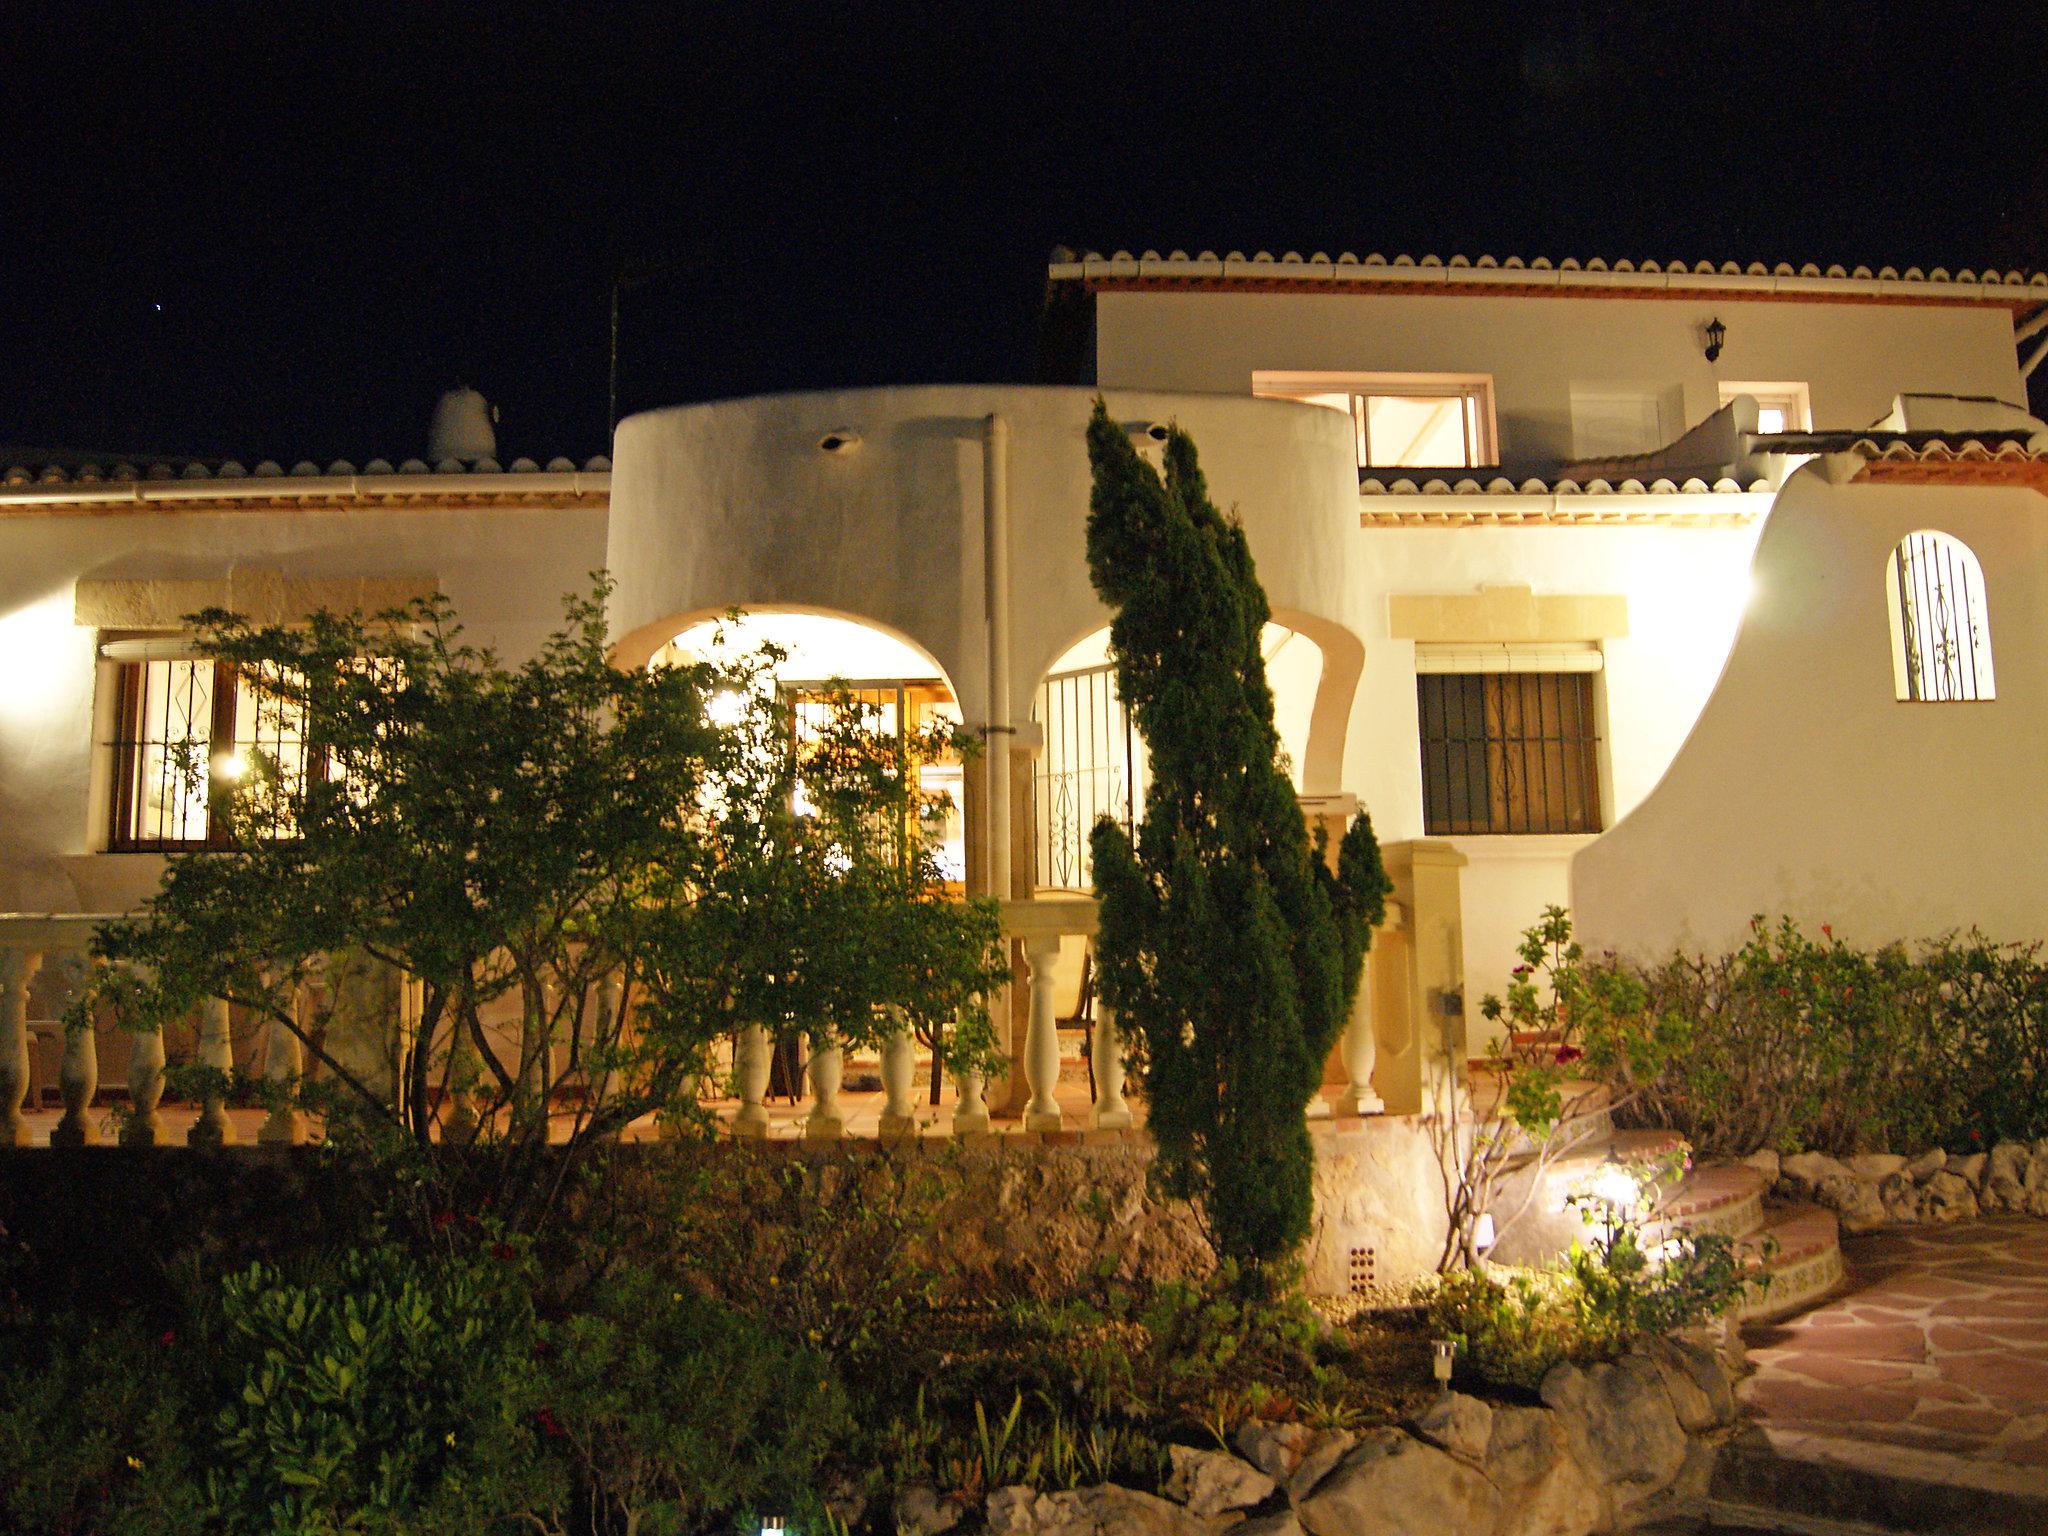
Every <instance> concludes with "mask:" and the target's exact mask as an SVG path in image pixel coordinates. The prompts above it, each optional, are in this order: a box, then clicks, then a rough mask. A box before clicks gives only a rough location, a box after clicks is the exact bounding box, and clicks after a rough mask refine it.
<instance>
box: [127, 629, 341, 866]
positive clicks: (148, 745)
mask: <svg viewBox="0 0 2048 1536" xmlns="http://www.w3.org/2000/svg"><path fill="white" fill-rule="evenodd" d="M117 644H118V642H117ZM139 648H141V649H144V650H146V649H147V648H148V645H147V642H145V643H144V644H143V646H141V647H139ZM108 649H109V650H113V649H114V647H112V646H110V647H108ZM116 687H117V690H118V691H117V696H116V697H117V702H116V714H115V729H114V743H113V748H114V794H113V824H112V827H111V828H110V833H109V837H108V844H107V845H108V847H109V848H110V849H112V850H114V851H116V852H133V851H138V850H168V849H179V848H205V847H210V846H218V845H220V844H221V843H223V842H224V841H225V832H224V829H223V828H220V827H217V826H216V825H215V824H214V818H213V815H212V810H211V806H210V805H209V800H210V799H211V794H210V791H211V788H212V786H214V785H216V784H224V783H227V782H231V781H233V780H235V779H237V778H240V777H241V776H242V775H243V774H245V773H247V772H249V771H250V769H251V767H252V766H253V765H254V763H255V761H256V759H257V756H258V755H259V754H260V755H261V756H262V757H263V758H265V759H267V760H268V761H269V762H270V763H272V764H274V765H275V766H276V769H277V771H278V773H279V775H280V776H281V777H282V779H283V780H284V782H285V784H286V785H287V786H293V785H297V784H301V783H303V781H304V777H305V768H306V748H305V733H304V731H303V729H302V727H301V725H300V722H299V720H298V719H297V718H296V716H295V715H294V713H293V712H292V711H290V710H288V709H287V708H285V707H284V706H282V705H280V704H279V703H278V702H277V701H276V700H274V699H266V698H265V697H263V696H262V694H261V693H260V691H259V690H258V689H257V688H256V687H255V686H254V685H253V684H252V682H251V680H250V679H248V678H245V677H241V676H239V675H237V673H236V672H235V669H234V668H232V667H230V666H228V665H226V664H225V663H223V662H215V661H207V660H203V659H199V658H191V657H180V658H175V659H157V658H152V659H145V660H136V661H122V662H120V663H119V670H118V673H117V682H116Z"/></svg>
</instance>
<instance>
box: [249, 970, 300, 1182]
mask: <svg viewBox="0 0 2048 1536" xmlns="http://www.w3.org/2000/svg"><path fill="white" fill-rule="evenodd" d="M301 1001H302V998H301V994H300V991H299V989H298V988H296V987H294V988H293V989H292V1000H291V1013H292V1019H293V1021H294V1022H297V1021H299V1020H301V1019H303V1018H304V1017H305V1010H304V1009H303V1008H302V1007H301V1006H300V1003H301ZM305 1061H306V1056H305V1047H304V1044H303V1042H302V1041H300V1039H299V1037H298V1035H297V1034H295V1033H294V1032H293V1031H291V1030H290V1029H287V1028H286V1027H285V1026H284V1024H283V1023H282V1022H280V1021H279V1020H277V1019H272V1020H271V1021H270V1030H269V1034H268V1036H267V1037H266V1038H265V1040H264V1042H263V1076H264V1079H265V1081H266V1082H268V1083H269V1085H270V1091H271V1092H272V1093H274V1094H276V1095H277V1099H276V1101H275V1102H274V1103H273V1104H272V1105H271V1107H270V1114H269V1117H268V1118H266V1119H265V1120H264V1122H263V1129H261V1130H260V1131H258V1132H257V1133H256V1139H257V1140H258V1141H264V1142H272V1143H276V1144H279V1145H283V1146H287V1147H296V1146H297V1145H299V1143H301V1142H302V1141H304V1140H305V1139H306V1117H305V1115H304V1114H303V1113H301V1112H300V1110H299V1105H298V1097H299V1078H300V1076H301V1075H302V1074H303V1073H304V1071H305Z"/></svg>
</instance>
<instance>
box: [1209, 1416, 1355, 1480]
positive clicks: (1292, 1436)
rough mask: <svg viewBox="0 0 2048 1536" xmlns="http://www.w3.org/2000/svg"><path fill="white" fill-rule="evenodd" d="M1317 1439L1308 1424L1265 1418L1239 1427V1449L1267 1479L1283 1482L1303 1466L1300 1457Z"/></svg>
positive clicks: (1250, 1421)
mask: <svg viewBox="0 0 2048 1536" xmlns="http://www.w3.org/2000/svg"><path fill="white" fill-rule="evenodd" d="M1315 1437H1316V1432H1315V1431H1314V1430H1312V1429H1310V1428H1309V1427H1308V1426H1307V1425H1306V1424H1268V1423H1267V1422H1266V1421H1265V1420H1264V1419H1246V1420H1245V1421H1244V1423H1242V1424H1241V1425H1239V1426H1238V1430H1237V1449H1238V1452H1239V1454H1240V1455H1242V1456H1243V1457H1244V1459H1245V1460H1246V1461H1249V1462H1250V1463H1251V1464H1252V1465H1253V1466H1255V1467H1257V1468H1258V1469H1259V1470H1260V1471H1261V1472H1263V1473H1265V1474H1266V1476H1268V1477H1270V1478H1272V1479H1273V1480H1274V1481H1276V1482H1283V1483H1284V1482H1286V1481H1287V1479H1288V1478H1290V1477H1292V1476H1293V1475H1294V1469H1295V1468H1296V1467H1298V1466H1300V1465H1301V1458H1302V1457H1303V1456H1304V1455H1305V1454H1307V1452H1308V1448H1309V1445H1310V1444H1311V1443H1312V1442H1313V1441H1314V1440H1315ZM1346 1449H1347V1450H1348V1449H1349V1447H1348V1446H1347V1447H1346Z"/></svg>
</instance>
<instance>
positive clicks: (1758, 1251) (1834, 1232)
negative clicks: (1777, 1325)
mask: <svg viewBox="0 0 2048 1536" xmlns="http://www.w3.org/2000/svg"><path fill="white" fill-rule="evenodd" d="M1772 1244H1775V1245H1776V1246H1775V1248H1774V1249H1773V1248H1772V1247H1771V1246H1770V1245H1772ZM1736 1251H1737V1252H1739V1253H1741V1254H1742V1255H1744V1256H1745V1257H1746V1258H1748V1259H1750V1260H1751V1261H1753V1262H1754V1263H1756V1264H1758V1265H1759V1266H1760V1267H1761V1268H1762V1269H1763V1271H1764V1273H1765V1275H1766V1276H1767V1278H1768V1284H1767V1285H1766V1286H1765V1288H1764V1289H1763V1290H1761V1291H1751V1292H1750V1293H1749V1294H1747V1295H1746V1296H1744V1297H1743V1299H1742V1301H1741V1303H1740V1304H1739V1305H1738V1306H1737V1307H1736V1309H1735V1312H1734V1314H1733V1315H1734V1317H1735V1318H1736V1320H1737V1321H1739V1322H1751V1321H1755V1320H1758V1319H1764V1318H1779V1317H1786V1316H1789V1315H1790V1314H1791V1313H1794V1312H1801V1311H1804V1310H1805V1309H1806V1308H1808V1307H1810V1306H1812V1305H1813V1304H1814V1303H1815V1302H1817V1301H1819V1300H1820V1299H1821V1298H1822V1297H1823V1296H1826V1295H1827V1294H1828V1293H1829V1292H1831V1291H1832V1290H1834V1288H1835V1287H1836V1286H1838V1285H1840V1284H1841V1283H1842V1247H1841V1242H1840V1228H1839V1227H1838V1226H1837V1224H1836V1221H1835V1213H1834V1212H1833V1211H1828V1210H1823V1209H1822V1208H1821V1207H1819V1206H1817V1205H1804V1204H1793V1205H1778V1206H1770V1207H1766V1209H1765V1212H1764V1223H1763V1225H1762V1226H1761V1227H1759V1228H1757V1230H1756V1231H1754V1232H1751V1233H1749V1234H1748V1235H1746V1236H1745V1237H1743V1239H1742V1240H1741V1241H1740V1242H1738V1243H1737V1244H1736Z"/></svg>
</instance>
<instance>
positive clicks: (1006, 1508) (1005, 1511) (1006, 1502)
mask: <svg viewBox="0 0 2048 1536" xmlns="http://www.w3.org/2000/svg"><path fill="white" fill-rule="evenodd" d="M988 1529H989V1536H1210V1525H1209V1522H1208V1521H1205V1520H1200V1519H1197V1518H1196V1517H1195V1516H1194V1515H1191V1514H1189V1513H1188V1512H1187V1511H1186V1510H1184V1509H1182V1508H1181V1507H1180V1506H1179V1505H1178V1504H1175V1503H1172V1502H1171V1501H1169V1500H1167V1499H1161V1498H1155V1497H1153V1496H1152V1495H1151V1494H1149V1493H1140V1492H1138V1491H1137V1489H1135V1488H1119V1487H1118V1486H1117V1485H1116V1484H1115V1483H1101V1484H1098V1485H1097V1486H1096V1487H1093V1488H1076V1489H1074V1490H1073V1491H1072V1492H1070V1493H1039V1492H1037V1491H1036V1490H1035V1489H1031V1488H1025V1487H1021V1486H1019V1487H1012V1488H998V1489H997V1490H996V1491H995V1492H994V1493H992V1494H990V1495H989V1496H988Z"/></svg>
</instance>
